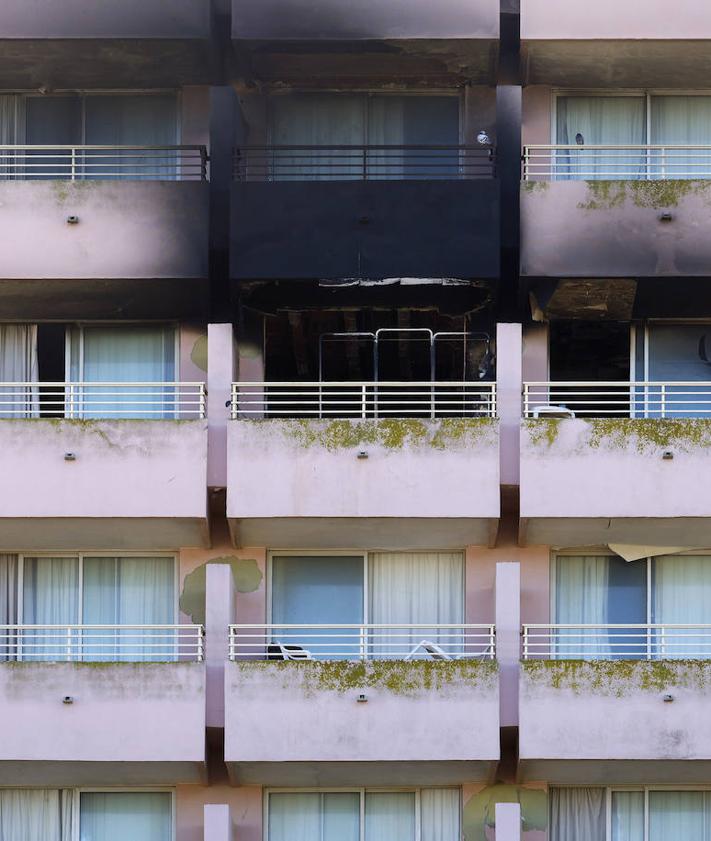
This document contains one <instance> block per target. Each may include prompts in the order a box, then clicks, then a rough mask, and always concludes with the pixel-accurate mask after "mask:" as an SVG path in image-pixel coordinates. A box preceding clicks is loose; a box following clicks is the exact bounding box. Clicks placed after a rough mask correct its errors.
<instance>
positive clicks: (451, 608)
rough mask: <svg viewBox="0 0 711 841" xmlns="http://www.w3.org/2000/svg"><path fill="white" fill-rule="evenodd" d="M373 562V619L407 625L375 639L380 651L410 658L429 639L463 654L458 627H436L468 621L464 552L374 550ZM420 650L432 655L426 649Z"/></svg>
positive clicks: (370, 576) (378, 653)
mask: <svg viewBox="0 0 711 841" xmlns="http://www.w3.org/2000/svg"><path fill="white" fill-rule="evenodd" d="M369 563H370V565H369V573H368V580H369V588H370V593H369V599H370V621H371V622H372V623H374V624H385V625H399V626H401V627H399V628H397V629H395V630H393V632H392V636H387V635H385V634H384V633H383V634H382V635H381V636H380V637H379V638H378V640H376V641H374V644H373V646H372V653H373V654H374V655H375V656H403V657H404V656H407V655H408V654H410V653H411V652H412V651H413V649H414V648H415V647H416V646H418V645H420V643H423V642H425V643H433V644H434V645H435V646H438V647H439V648H441V649H442V650H443V651H445V653H447V654H450V655H457V654H460V653H462V651H463V645H462V639H461V637H460V636H458V632H457V630H456V629H454V630H452V629H438V628H437V627H436V626H437V625H440V624H452V625H459V624H461V623H463V622H464V583H463V582H464V558H463V556H462V553H461V552H374V553H373V554H372V555H371V556H370V562H369ZM411 625H430V626H431V627H429V628H427V627H424V628H410V626H411ZM469 653H472V654H476V653H483V651H482V652H477V651H471V652H469ZM419 654H420V655H421V656H424V657H427V656H430V655H429V654H428V653H427V652H426V651H425V650H424V649H423V648H422V649H420V651H419Z"/></svg>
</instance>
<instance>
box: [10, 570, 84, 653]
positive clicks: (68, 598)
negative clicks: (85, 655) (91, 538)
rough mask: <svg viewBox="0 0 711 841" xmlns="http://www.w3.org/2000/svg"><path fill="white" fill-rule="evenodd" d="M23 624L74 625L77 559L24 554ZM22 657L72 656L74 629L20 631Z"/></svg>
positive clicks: (75, 644) (75, 646) (76, 616)
mask: <svg viewBox="0 0 711 841" xmlns="http://www.w3.org/2000/svg"><path fill="white" fill-rule="evenodd" d="M22 575H23V578H22V585H23V586H22V624H23V625H76V624H78V622H79V559H78V558H27V557H26V558H24V560H23V571H22ZM23 638H24V640H25V641H26V644H25V645H24V646H23V647H22V648H21V656H22V658H23V659H26V660H31V661H37V660H67V659H76V657H77V653H78V633H77V632H76V631H73V632H71V633H69V632H67V631H65V630H61V629H58V630H56V631H51V630H50V631H46V630H36V631H31V630H28V631H24V633H23Z"/></svg>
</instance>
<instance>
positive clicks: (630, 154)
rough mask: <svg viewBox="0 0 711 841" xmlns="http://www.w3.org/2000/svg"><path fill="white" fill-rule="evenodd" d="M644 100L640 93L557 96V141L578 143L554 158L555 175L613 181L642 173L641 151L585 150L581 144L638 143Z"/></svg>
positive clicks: (643, 140) (643, 135)
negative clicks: (578, 147) (573, 147)
mask: <svg viewBox="0 0 711 841" xmlns="http://www.w3.org/2000/svg"><path fill="white" fill-rule="evenodd" d="M645 122H646V103H645V99H644V97H642V96H559V97H558V99H557V142H558V143H559V144H561V145H570V146H575V145H580V149H579V150H578V149H573V150H562V151H560V152H558V154H557V155H556V159H555V169H556V178H557V179H559V180H560V179H563V180H565V179H584V180H586V181H590V180H602V181H615V180H619V179H623V178H636V177H646V156H645V154H644V153H643V152H642V151H636V150H626V151H615V152H613V151H610V152H609V153H607V154H605V153H599V152H592V151H586V150H585V148H584V147H585V146H593V145H607V146H609V145H611V146H630V145H634V146H638V145H643V144H645V143H646V142H647V140H646V125H645Z"/></svg>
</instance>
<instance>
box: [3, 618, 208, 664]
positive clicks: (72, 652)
mask: <svg viewBox="0 0 711 841" xmlns="http://www.w3.org/2000/svg"><path fill="white" fill-rule="evenodd" d="M204 638H205V633H204V629H203V626H202V625H0V668H2V666H1V664H2V663H3V662H14V661H21V660H24V661H31V662H70V663H71V662H107V663H122V662H146V663H148V662H163V661H166V662H171V661H175V660H184V661H195V662H202V660H203V659H204V656H205V641H204Z"/></svg>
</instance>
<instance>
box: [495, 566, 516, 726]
mask: <svg viewBox="0 0 711 841" xmlns="http://www.w3.org/2000/svg"><path fill="white" fill-rule="evenodd" d="M520 634H521V569H520V565H519V564H518V563H512V562H501V563H497V564H496V659H497V660H498V663H499V715H500V717H501V720H500V723H501V726H502V727H513V726H516V725H517V724H518V673H519V657H520V639H521V638H520Z"/></svg>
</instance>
